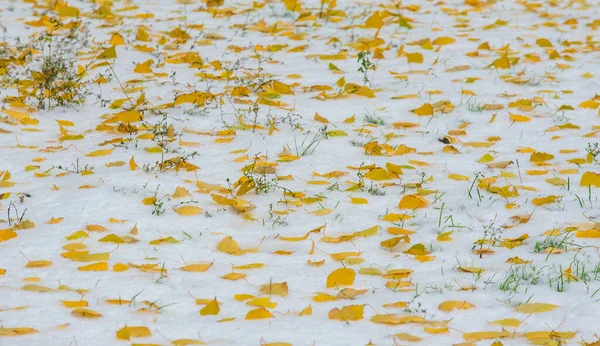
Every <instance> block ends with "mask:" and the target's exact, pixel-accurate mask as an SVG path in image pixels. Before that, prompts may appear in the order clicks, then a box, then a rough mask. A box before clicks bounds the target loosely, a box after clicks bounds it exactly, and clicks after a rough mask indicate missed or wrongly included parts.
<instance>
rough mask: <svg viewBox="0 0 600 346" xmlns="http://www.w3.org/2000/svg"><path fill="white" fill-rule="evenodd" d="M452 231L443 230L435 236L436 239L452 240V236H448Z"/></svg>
mask: <svg viewBox="0 0 600 346" xmlns="http://www.w3.org/2000/svg"><path fill="white" fill-rule="evenodd" d="M452 233H454V231H448V232H443V233H440V234H439V235H438V236H437V240H438V241H450V240H452V238H450V235H451V234H452Z"/></svg>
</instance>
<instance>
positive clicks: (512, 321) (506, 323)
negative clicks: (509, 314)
mask: <svg viewBox="0 0 600 346" xmlns="http://www.w3.org/2000/svg"><path fill="white" fill-rule="evenodd" d="M488 323H489V324H499V325H501V326H502V327H511V328H518V327H519V326H520V325H521V321H520V320H518V319H516V318H505V319H502V320H495V321H492V322H488Z"/></svg>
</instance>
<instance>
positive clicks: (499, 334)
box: [463, 330, 513, 341]
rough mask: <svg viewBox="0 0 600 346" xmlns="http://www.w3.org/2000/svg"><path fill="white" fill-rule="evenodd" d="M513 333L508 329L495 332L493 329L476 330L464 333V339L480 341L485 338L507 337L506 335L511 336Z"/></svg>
mask: <svg viewBox="0 0 600 346" xmlns="http://www.w3.org/2000/svg"><path fill="white" fill-rule="evenodd" d="M511 335H513V334H512V332H509V331H507V330H504V331H501V332H495V331H491V332H474V333H464V334H463V339H465V340H473V341H479V340H484V339H499V338H506V337H510V336H511Z"/></svg>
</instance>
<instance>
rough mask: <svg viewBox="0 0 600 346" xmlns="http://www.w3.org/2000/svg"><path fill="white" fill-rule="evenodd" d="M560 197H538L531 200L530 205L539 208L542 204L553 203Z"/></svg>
mask: <svg viewBox="0 0 600 346" xmlns="http://www.w3.org/2000/svg"><path fill="white" fill-rule="evenodd" d="M560 198H561V196H554V195H550V196H548V197H538V198H534V199H532V200H531V203H533V204H535V205H537V206H540V205H543V204H548V203H554V202H556V201H557V200H559V199H560Z"/></svg>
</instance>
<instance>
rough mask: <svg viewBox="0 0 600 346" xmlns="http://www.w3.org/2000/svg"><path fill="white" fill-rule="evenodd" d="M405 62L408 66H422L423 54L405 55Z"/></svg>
mask: <svg viewBox="0 0 600 346" xmlns="http://www.w3.org/2000/svg"><path fill="white" fill-rule="evenodd" d="M406 61H407V62H408V63H409V64H410V63H411V62H412V63H416V64H422V63H423V54H421V53H406Z"/></svg>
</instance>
